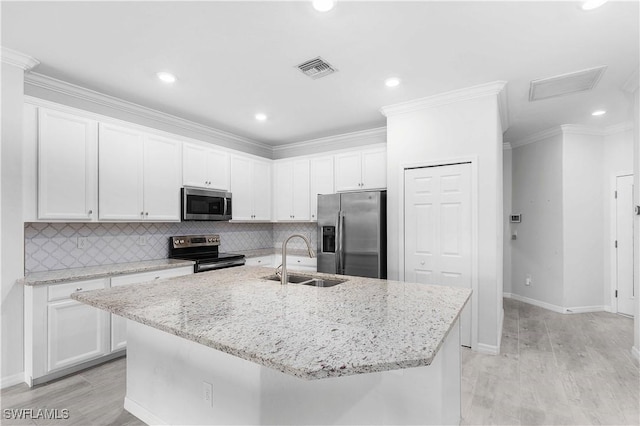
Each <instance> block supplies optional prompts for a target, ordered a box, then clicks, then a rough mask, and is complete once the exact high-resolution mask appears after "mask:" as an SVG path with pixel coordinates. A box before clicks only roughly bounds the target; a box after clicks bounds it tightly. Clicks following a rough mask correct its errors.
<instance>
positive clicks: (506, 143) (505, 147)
mask: <svg viewBox="0 0 640 426" xmlns="http://www.w3.org/2000/svg"><path fill="white" fill-rule="evenodd" d="M502 149H513V147H512V146H511V144H510V143H509V142H503V143H502Z"/></svg>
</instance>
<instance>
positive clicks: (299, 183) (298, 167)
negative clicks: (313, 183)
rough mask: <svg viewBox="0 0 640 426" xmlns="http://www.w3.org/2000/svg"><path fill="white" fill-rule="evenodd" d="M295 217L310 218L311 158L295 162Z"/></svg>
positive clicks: (299, 218) (298, 218)
mask: <svg viewBox="0 0 640 426" xmlns="http://www.w3.org/2000/svg"><path fill="white" fill-rule="evenodd" d="M292 180H293V185H292V186H293V193H292V196H293V218H292V219H295V220H309V209H310V206H309V160H296V161H294V162H293V174H292Z"/></svg>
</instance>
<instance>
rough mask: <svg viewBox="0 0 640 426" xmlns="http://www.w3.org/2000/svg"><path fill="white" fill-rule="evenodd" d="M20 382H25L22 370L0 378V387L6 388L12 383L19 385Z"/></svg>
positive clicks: (12, 384)
mask: <svg viewBox="0 0 640 426" xmlns="http://www.w3.org/2000/svg"><path fill="white" fill-rule="evenodd" d="M20 383H25V381H24V372H22V373H18V374H14V375H12V376H7V377H3V378H2V379H0V389H4V388H8V387H10V386H14V385H19V384H20Z"/></svg>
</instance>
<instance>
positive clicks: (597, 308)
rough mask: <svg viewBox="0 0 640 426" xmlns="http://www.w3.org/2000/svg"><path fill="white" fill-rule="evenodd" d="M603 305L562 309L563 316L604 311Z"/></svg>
mask: <svg viewBox="0 0 640 426" xmlns="http://www.w3.org/2000/svg"><path fill="white" fill-rule="evenodd" d="M605 310H606V309H605V307H604V306H603V305H598V306H574V307H572V308H564V311H565V312H564V313H565V314H584V313H587V312H602V311H605Z"/></svg>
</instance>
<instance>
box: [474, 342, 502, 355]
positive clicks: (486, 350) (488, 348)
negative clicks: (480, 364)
mask: <svg viewBox="0 0 640 426" xmlns="http://www.w3.org/2000/svg"><path fill="white" fill-rule="evenodd" d="M475 351H476V352H479V353H481V354H488V355H498V354H499V353H500V348H499V347H497V346H495V345H487V344H486V343H478V344H477V345H476V348H475Z"/></svg>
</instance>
